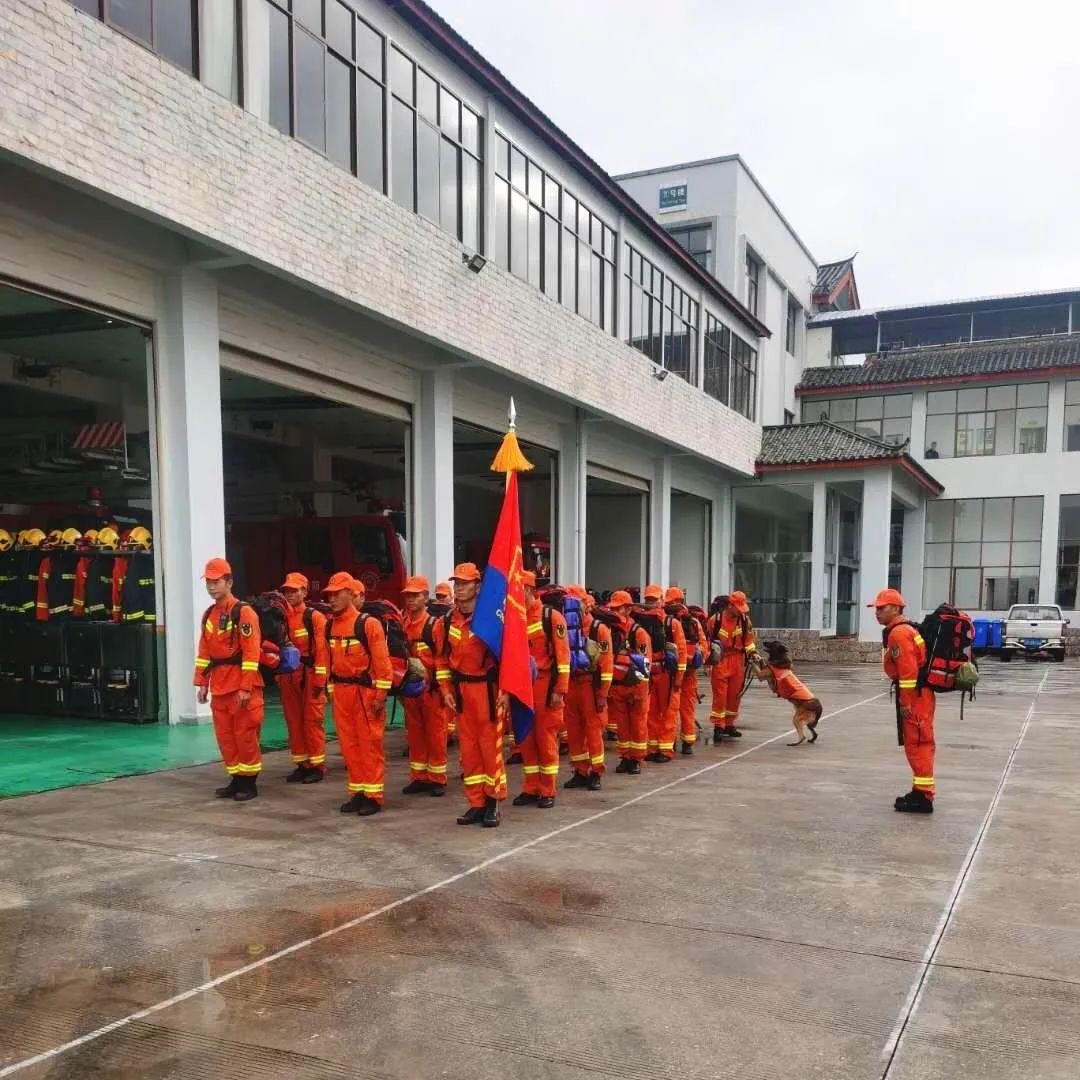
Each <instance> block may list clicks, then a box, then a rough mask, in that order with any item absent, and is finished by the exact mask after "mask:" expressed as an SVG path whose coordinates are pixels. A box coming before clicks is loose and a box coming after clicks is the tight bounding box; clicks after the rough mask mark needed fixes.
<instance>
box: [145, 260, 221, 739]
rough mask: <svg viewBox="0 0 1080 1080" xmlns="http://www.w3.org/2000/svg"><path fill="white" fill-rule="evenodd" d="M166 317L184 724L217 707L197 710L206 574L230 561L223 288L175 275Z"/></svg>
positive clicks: (162, 393)
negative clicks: (216, 562) (221, 559)
mask: <svg viewBox="0 0 1080 1080" xmlns="http://www.w3.org/2000/svg"><path fill="white" fill-rule="evenodd" d="M162 312H163V314H162V318H161V320H160V321H159V322H158V324H157V326H156V328H155V336H154V372H155V384H156V387H157V394H156V400H157V457H158V462H159V468H158V470H157V486H158V505H159V506H160V516H159V520H158V521H157V522H156V523H155V524H156V526H157V528H156V529H155V532H156V534H157V535H156V537H155V539H156V542H157V552H158V561H159V566H160V573H161V576H162V583H163V589H164V625H165V629H166V633H167V634H168V648H167V649H166V660H167V662H166V677H167V679H168V688H169V707H168V718H169V722H170V723H172V724H176V723H184V722H192V721H205V720H208V719H209V707H208V706H205V705H198V704H197V703H196V701H195V688H194V687H193V686H192V685H191V681H192V674H193V672H194V670H195V639H196V636H197V629H198V628H197V623H198V620H199V617H200V616H201V614H202V612H203V611H204V610H205V609H206V607H208V606H209V604H210V601H209V599H208V598H207V595H206V590H205V587H204V585H203V583H202V580H201V579H200V575H201V574H202V571H203V567H204V566H205V564H206V561H207V560H208V559H210V558H212V557H213V556H215V555H224V554H225V498H224V483H223V480H222V453H221V371H220V366H219V358H218V294H217V284H216V282H215V281H214V279H213V278H212V277H210V275H208V274H206V273H205V272H204V271H200V270H192V269H185V270H181V271H180V272H179V273H178V274H175V275H170V276H169V277H167V278H165V280H164V282H163V285H162ZM159 610H160V609H159ZM159 621H160V616H159Z"/></svg>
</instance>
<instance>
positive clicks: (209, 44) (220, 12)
mask: <svg viewBox="0 0 1080 1080" xmlns="http://www.w3.org/2000/svg"><path fill="white" fill-rule="evenodd" d="M199 77H200V78H201V79H202V81H203V82H204V83H205V84H206V85H207V86H208V87H210V89H211V90H216V91H217V92H218V93H219V94H222V95H223V96H224V97H227V98H228V99H229V100H230V101H235V102H239V100H240V59H239V53H238V51H237V33H236V4H234V3H226V4H222V3H215V2H214V0H200V5H199Z"/></svg>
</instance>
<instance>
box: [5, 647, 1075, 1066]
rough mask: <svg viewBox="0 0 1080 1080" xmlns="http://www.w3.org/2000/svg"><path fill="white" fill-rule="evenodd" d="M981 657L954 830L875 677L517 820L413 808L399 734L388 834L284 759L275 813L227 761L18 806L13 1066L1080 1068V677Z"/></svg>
mask: <svg viewBox="0 0 1080 1080" xmlns="http://www.w3.org/2000/svg"><path fill="white" fill-rule="evenodd" d="M983 670H984V678H983V683H982V685H981V687H980V691H979V696H978V698H977V699H976V701H975V702H974V703H972V704H968V705H966V706H965V714H964V718H963V720H962V721H961V720H960V717H959V702H958V701H956V700H955V695H954V696H953V697H952V698H942V699H940V700H939V719H938V746H939V754H938V767H937V776H938V784H939V797H938V804H937V806H938V812H937V813H935V814H934V815H933V816H931V817H919V818H911V817H908V816H906V815H900V814H896V813H894V811H893V810H892V801H893V798H894V797H895V796H896V795H898V794H900V793H902V792H903V791H905V790H906V789H907V787H908V781H909V778H910V774H909V772H908V771H907V767H906V763H905V761H904V757H903V753H902V751H901V750H900V749H899V748H898V747H897V746H896V743H895V727H894V723H893V711H892V708H893V707H892V704H891V702H889V701H888V700H887V699H886V698H885V697H884V696H877V697H875V695H880V694H881V692H882V691H883V689H884V683H883V681H882V680H881V678H880V676H879V675H878V674H877V673H876V671H875V670H874V669H873V668H870V667H859V668H847V669H844V668H834V667H824V666H810V665H806V666H804V667H803V668H801V669H800V674H801V676H802V677H803V679H804V681H805V682H807V683H808V684H809V685H810V686H811V688H812V689H814V690H815V691H816V692H817V693H818V695H819V696H820V697H821V698H822V699H823V701H824V702H825V708H826V718H825V719H824V720H823V721H822V724H821V729H820V730H821V731H822V737H821V739H820V741H819V743H818V744H817V745H816V746H802V747H797V748H789V747H787V746H785V745H784V744H785V742H786V741H787V739H788V737H789V733H790V730H791V729H790V721H789V717H790V706H788V705H785V704H783V703H781V702H778V701H776V700H775V699H772V698H770V697H769V696H767V694H766V692H765V691H764V690H763V689H761V688H754V689H753V690H752V691H751V692H750V696H749V697H748V698H747V700H746V703H745V706H744V731H745V737H744V738H743V739H742V740H741V742H740V743H739V744H736V745H732V746H724V747H712V746H700V747H699V748H698V751H697V753H696V754H695V755H694V756H693V757H687V758H684V757H678V758H676V760H675V761H674V762H672V763H670V764H668V765H664V766H647V767H646V769H645V771H644V772H643V774H642V775H641V776H640V777H626V776H616V775H614V774H611V773H609V774H608V777H606V778H605V781H604V787H603V790H602V791H600V792H587V791H570V792H562V791H560V794H559V798H558V800H557V804H556V807H555V809H554V810H550V811H540V810H537V809H535V808H533V807H524V808H514V807H509V806H507V808H506V812H505V816H504V823H503V827H502V828H500V829H498V830H482V829H478V828H470V829H462V828H459V827H457V826H456V825H455V824H454V817H455V816H456V814H457V813H458V812H460V809H461V806H462V800H461V799H460V797H459V794H458V792H457V791H455V790H453V785H452V794H451V795H450V796H449V797H447V798H445V799H442V800H436V799H430V798H427V797H418V798H406V797H404V796H401V795H399V794H397V793H398V792H399V791H400V788H401V786H402V785H403V784H404V783H405V782H406V780H407V776H406V762H405V760H404V759H403V758H402V757H401V756H400V750H401V735H400V733H394V735H393V736H392V737H391V747H392V750H391V752H390V755H389V760H390V770H389V776H388V791H389V792H390V793H391V794H390V796H389V798H388V802H387V809H386V811H385V812H384V813H383V814H381V815H378V816H377V817H375V818H370V819H357V818H354V817H351V816H343V815H340V814H339V813H338V812H337V804H338V803H339V802H340V801H341V800H342V798H343V792H342V785H341V777H342V768H341V762H340V759H338V758H336V757H334V758H332V759H331V767H332V769H333V772H334V775H333V779H332V780H331V781H330V782H328V783H325V784H322V785H316V786H314V787H311V786H301V785H286V784H285V783H284V782H283V780H282V777H283V776H284V775H285V773H286V772H287V771H288V770H289V768H290V765H289V763H288V761H287V755H285V754H270V755H267V758H266V765H267V771H266V772H265V773H264V779H263V781H262V783H261V785H260V786H261V791H262V796H261V797H260V798H259V799H257V800H255V801H254V802H252V803H249V804H235V803H228V804H226V803H223V802H221V801H217V800H214V799H212V798H210V797H209V796H210V795H211V794H212V788H213V787H214V786H215V785H216V784H218V783H220V782H221V781H220V776H221V773H220V770H219V769H218V768H216V767H214V766H197V767H193V768H186V769H181V770H175V771H171V772H159V773H155V774H152V775H147V776H138V777H131V778H128V779H121V780H116V781H113V782H110V783H105V784H100V785H96V786H93V787H83V788H76V789H70V790H64V791H53V792H46V793H43V794H39V795H32V796H26V797H23V798H16V799H8V800H5V801H4V802H3V803H2V804H0V1077H2V1076H5V1075H19V1076H21V1077H27V1078H29V1077H49V1078H79V1080H84V1078H97V1077H154V1078H158V1077H160V1078H188V1077H191V1078H199V1080H204V1078H207V1077H214V1078H218V1077H251V1078H263V1077H268V1078H269V1077H289V1078H291V1080H308V1078H312V1080H314V1078H323V1077H326V1078H330V1077H334V1078H337V1077H356V1078H366V1080H367V1078H369V1080H389V1078H395V1080H396V1078H402V1080H405V1078H408V1080H412V1078H428V1077H451V1078H453V1077H468V1078H469V1080H487V1078H489V1077H490V1078H493V1080H494V1078H496V1077H498V1078H500V1080H505V1078H508V1077H509V1078H515V1080H516V1078H522V1080H533V1078H545V1080H546V1078H556V1077H557V1078H567V1080H570V1078H586V1077H593V1078H595V1077H619V1078H631V1080H644V1078H653V1077H656V1078H664V1080H668V1078H670V1080H675V1078H680V1080H682V1078H695V1080H696V1078H701V1080H704V1078H723V1080H727V1078H736V1077H737V1078H745V1080H766V1078H768V1080H772V1078H781V1077H783V1078H785V1080H786V1078H790V1077H800V1078H802V1077H821V1078H828V1080H846V1078H849V1077H850V1078H860V1080H862V1078H875V1077H878V1078H881V1077H888V1078H894V1080H914V1078H918V1080H927V1078H937V1077H941V1078H949V1080H952V1078H959V1077H966V1076H971V1077H979V1078H980V1080H996V1078H999V1077H1000V1078H1006V1077H1007V1078H1013V1077H1016V1078H1020V1077H1024V1078H1027V1077H1039V1078H1047V1080H1054V1078H1059V1077H1060V1078H1062V1080H1064V1078H1069V1080H1075V1077H1077V1076H1080V1035H1078V1034H1077V1032H1080V858H1078V852H1080V844H1078V843H1077V840H1076V837H1077V835H1078V834H1080V798H1078V796H1080V743H1078V740H1077V737H1076V735H1077V725H1078V724H1080V715H1078V710H1077V709H1076V707H1075V705H1074V704H1073V702H1074V700H1075V698H1074V695H1075V693H1076V691H1077V689H1080V668H1078V667H1077V666H1076V665H1075V664H1072V663H1069V664H1066V665H1056V664H1049V665H1029V664H1023V665H1016V664H1013V665H1009V666H1008V667H1005V666H1004V665H1000V664H997V663H996V662H994V661H988V662H987V663H986V664H984V668H983ZM868 699H870V700H868ZM841 710H842V711H841ZM830 714H836V715H830ZM704 717H705V712H704V709H703V711H702V718H703V722H704ZM1021 734H1022V735H1023V739H1022V742H1021V743H1020V745H1019V747H1018V748H1017V745H1016V744H1017V742H1018V739H1019V737H1020V736H1021ZM611 757H612V755H609V764H613V762H612V760H611ZM517 774H518V769H517V768H513V769H511V776H512V783H511V787H512V789H513V790H516V787H517V782H518V779H519V777H518V775H517ZM566 775H567V773H566V770H565V768H564V773H563V776H562V777H561V779H563V780H564V779H565V778H566ZM988 815H989V820H987V819H988ZM965 870H966V873H965ZM283 950H284V952H283ZM110 1025H117V1026H115V1027H110ZM103 1028H104V1029H108V1030H105V1031H102V1029H103ZM84 1036H90V1038H88V1039H87V1041H84V1042H82V1043H80V1044H79V1045H75V1046H68V1045H67V1044H69V1043H70V1042H72V1041H74V1040H78V1039H80V1038H82V1037H84ZM53 1051H57V1052H55V1053H54V1052H53ZM36 1055H50V1056H47V1057H43V1058H42V1059H41V1060H39V1061H37V1062H36V1063H31V1064H27V1065H25V1067H24V1066H23V1065H22V1063H23V1062H27V1061H28V1060H29V1059H33V1058H34V1057H35V1056H36Z"/></svg>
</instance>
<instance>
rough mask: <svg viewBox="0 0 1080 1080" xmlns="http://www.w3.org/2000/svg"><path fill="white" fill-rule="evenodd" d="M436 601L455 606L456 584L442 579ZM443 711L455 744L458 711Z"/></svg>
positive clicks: (448, 735) (449, 740)
mask: <svg viewBox="0 0 1080 1080" xmlns="http://www.w3.org/2000/svg"><path fill="white" fill-rule="evenodd" d="M435 603H437V604H447V605H449V606H450V607H453V606H454V586H453V585H451V584H450V582H449V581H440V582H439V584H438V585H436V586H435ZM443 712H444V713H445V714H446V742H447V745H453V742H454V736H455V735H457V713H455V712H454V711H453V709H448V708H446V707H445V706H443Z"/></svg>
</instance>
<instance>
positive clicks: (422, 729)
mask: <svg viewBox="0 0 1080 1080" xmlns="http://www.w3.org/2000/svg"><path fill="white" fill-rule="evenodd" d="M428 588H429V585H428V579H427V578H425V577H411V578H409V580H408V581H406V582H405V588H404V589H402V590H401V597H402V606H403V607H404V609H405V636H406V637H407V638H408V639H409V657H410V659H411V660H418V661H419V662H420V663H421V664H423V665H424V672H425V676H426V680H427V682H426V685H425V688H424V692H423V693H422V694H420V695H419V696H418V697H412V698H405V737H406V739H407V741H408V744H409V782H408V783H407V784H406V785H405V787H404V788H402V794H403V795H425V794H426V795H435V796H440V795H445V794H446V715H447V713H446V706H445V705H444V704H443V700H442V694H441V691H440V689H439V683H438V680H437V678H436V669H437V667H438V663H437V660H438V657H440V656H442V655H443V654H444V653H445V652H446V616H435V615H430V614H428V610H427V605H428Z"/></svg>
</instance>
